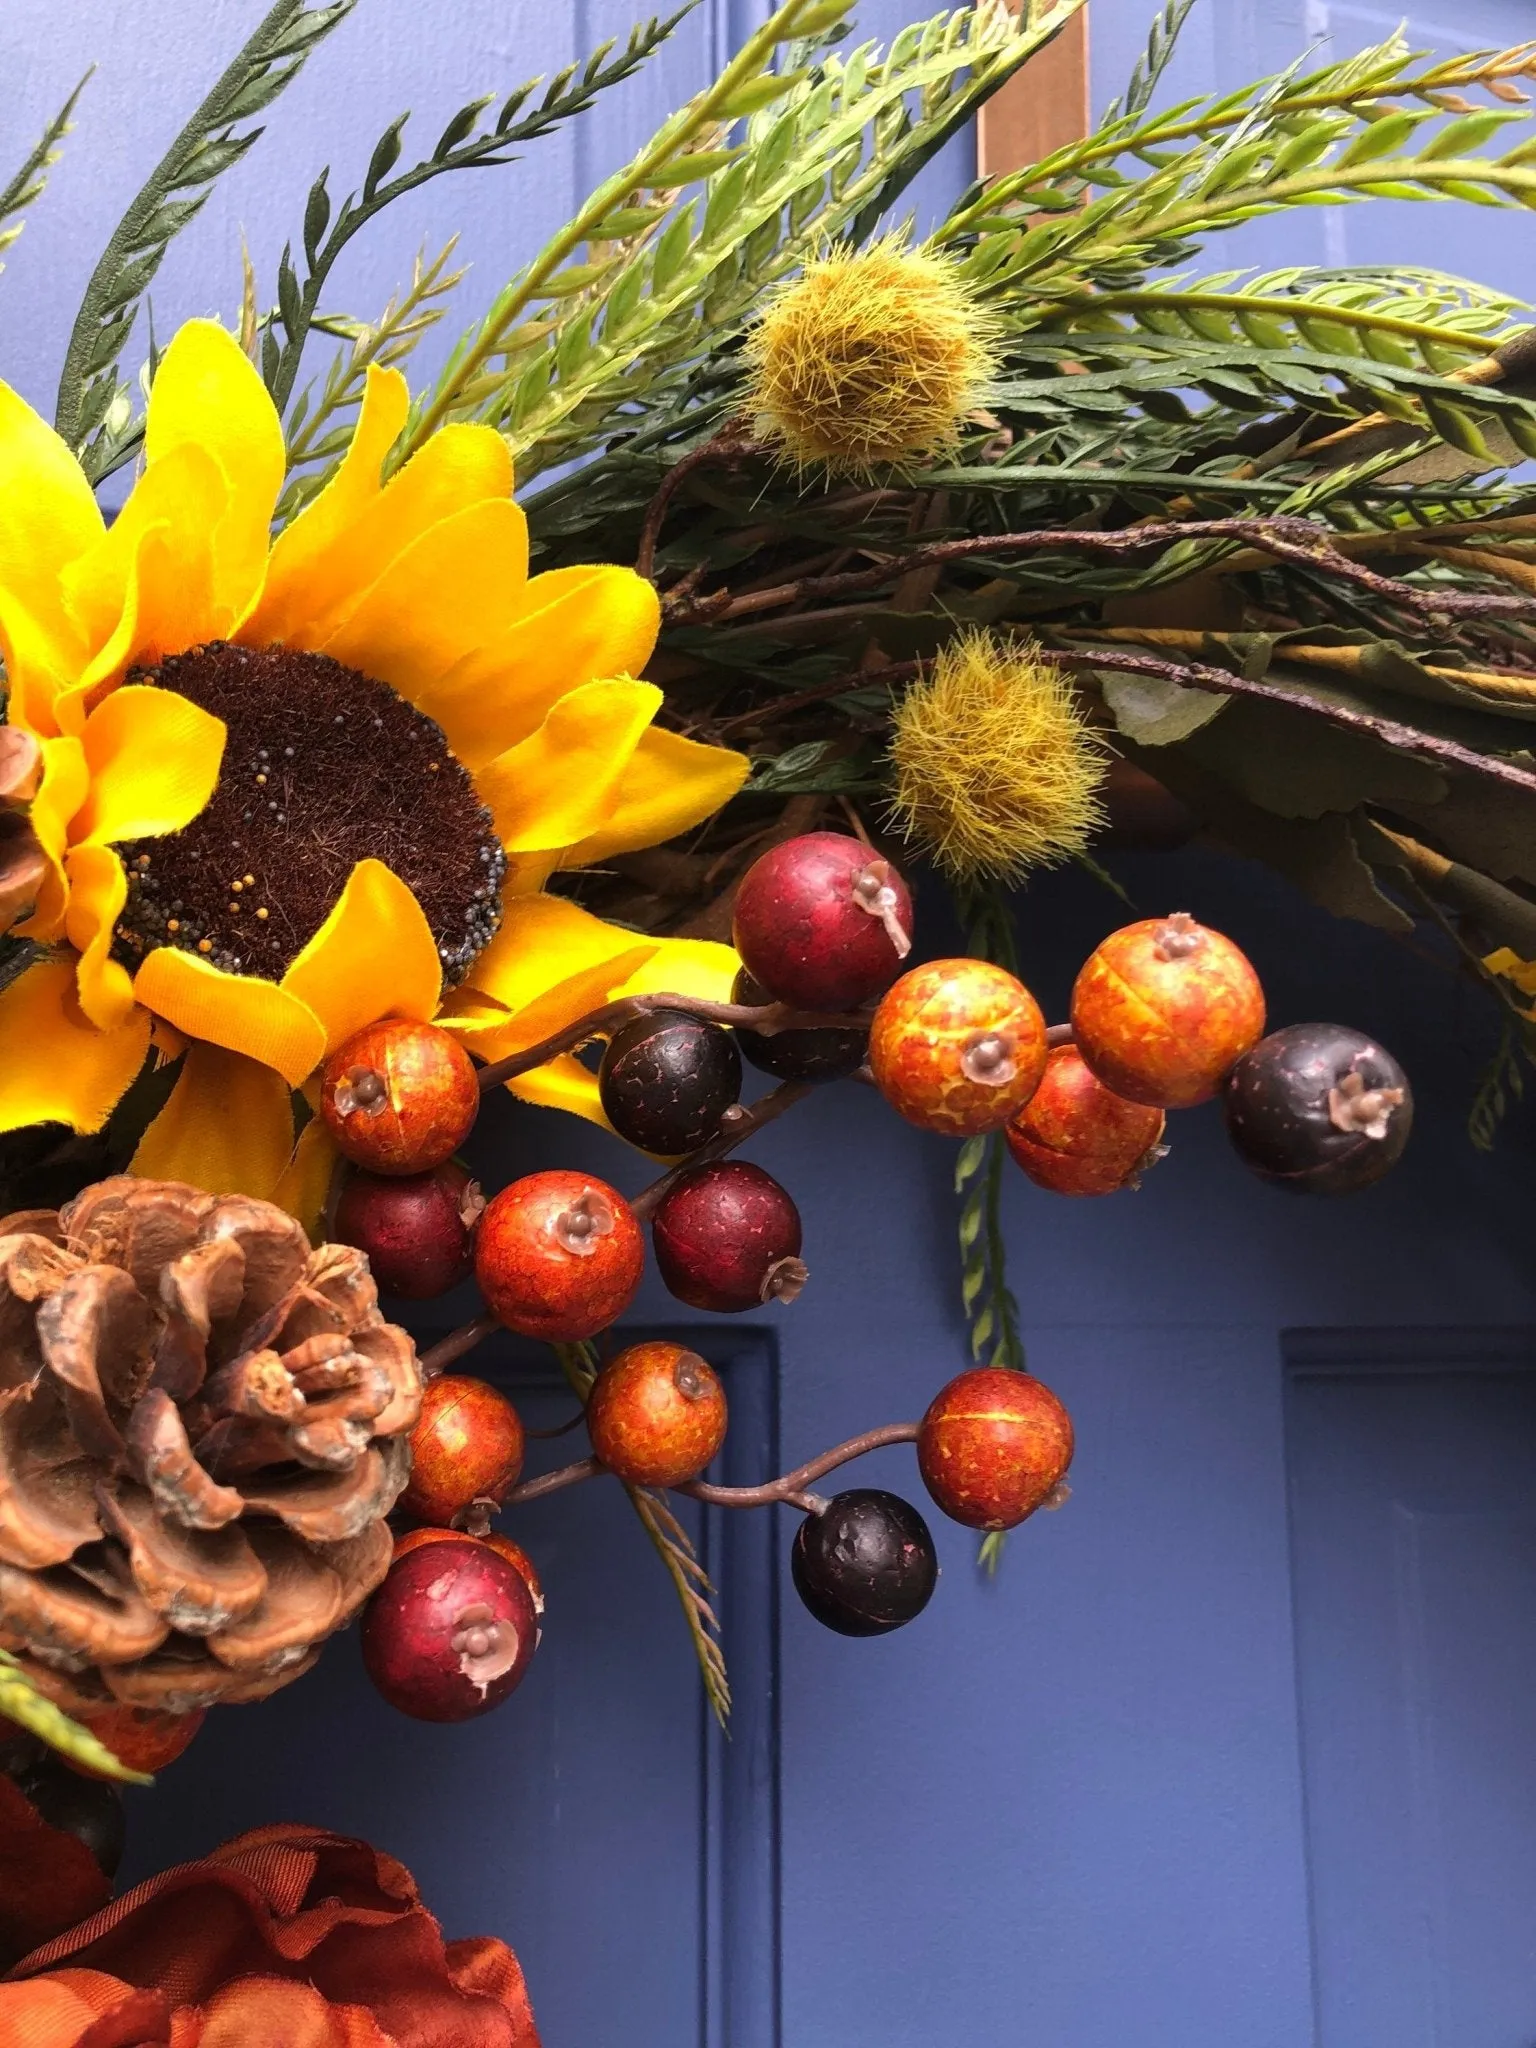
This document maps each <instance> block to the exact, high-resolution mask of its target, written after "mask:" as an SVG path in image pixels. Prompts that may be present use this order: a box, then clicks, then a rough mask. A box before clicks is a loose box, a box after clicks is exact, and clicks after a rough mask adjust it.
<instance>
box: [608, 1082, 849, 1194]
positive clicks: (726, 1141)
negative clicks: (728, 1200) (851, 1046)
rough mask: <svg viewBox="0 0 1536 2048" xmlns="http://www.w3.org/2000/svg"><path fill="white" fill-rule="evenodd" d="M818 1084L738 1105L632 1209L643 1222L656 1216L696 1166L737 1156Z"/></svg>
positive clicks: (787, 1085) (794, 1085) (789, 1087)
mask: <svg viewBox="0 0 1536 2048" xmlns="http://www.w3.org/2000/svg"><path fill="white" fill-rule="evenodd" d="M814 1085H815V1084H814V1083H813V1082H810V1081H781V1082H780V1083H779V1085H778V1087H777V1088H770V1089H769V1091H768V1093H767V1094H766V1095H760V1096H759V1097H758V1099H757V1101H756V1102H754V1103H753V1104H752V1105H751V1107H750V1108H746V1107H744V1106H743V1105H742V1104H741V1103H737V1104H735V1105H734V1106H733V1107H732V1108H731V1109H728V1110H727V1111H726V1112H725V1115H724V1116H723V1117H721V1119H720V1128H719V1130H718V1131H717V1132H716V1133H715V1135H714V1137H712V1138H711V1139H710V1140H709V1142H708V1144H705V1145H701V1146H700V1147H699V1149H698V1151H697V1152H690V1153H689V1155H688V1157H687V1158H686V1159H680V1160H679V1161H678V1163H677V1165H676V1166H674V1167H672V1168H670V1169H669V1171H668V1172H666V1173H664V1174H662V1176H661V1177H660V1179H659V1180H653V1181H652V1182H651V1184H650V1185H649V1187H644V1188H642V1189H641V1190H640V1192H639V1194H638V1195H636V1196H635V1198H634V1200H633V1201H632V1202H631V1203H630V1205H629V1206H630V1208H631V1209H633V1210H634V1212H635V1214H636V1215H637V1216H638V1217H639V1218H640V1219H641V1221H642V1222H643V1221H644V1220H645V1218H646V1217H647V1216H649V1215H651V1214H652V1213H653V1211H654V1210H656V1209H657V1208H658V1207H659V1206H660V1204H661V1203H662V1202H664V1201H665V1200H666V1198H667V1196H668V1195H669V1194H670V1193H671V1191H672V1189H673V1188H674V1187H676V1185H677V1183H678V1181H679V1180H680V1179H681V1178H682V1176H683V1175H684V1174H685V1173H688V1172H690V1171H691V1170H692V1169H693V1168H694V1167H695V1166H704V1165H707V1164H708V1162H709V1161H710V1160H711V1159H723V1158H724V1157H725V1155H726V1154H727V1153H728V1152H734V1151H735V1150H736V1147H737V1146H738V1145H743V1144H745V1143H746V1141H747V1139H748V1138H751V1137H754V1136H756V1134H757V1132H759V1131H760V1130H761V1129H762V1128H763V1126H764V1125H765V1124H771V1123H772V1122H773V1120H774V1118H775V1117H780V1116H782V1115H783V1114H784V1112H785V1110H786V1109H793V1108H794V1106H795V1104H796V1103H797V1102H799V1101H800V1100H801V1099H802V1098H803V1097H804V1096H807V1095H809V1094H810V1092H811V1090H812V1088H813V1086H814Z"/></svg>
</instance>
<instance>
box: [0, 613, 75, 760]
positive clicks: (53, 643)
mask: <svg viewBox="0 0 1536 2048" xmlns="http://www.w3.org/2000/svg"><path fill="white" fill-rule="evenodd" d="M87 652H88V650H87V649H86V647H85V644H84V642H77V643H71V642H69V641H68V639H67V636H66V635H62V634H49V633H48V632H47V631H46V629H45V628H44V627H43V625H42V624H41V622H40V621H39V620H37V619H35V618H34V617H33V616H32V614H31V612H30V611H28V609H27V608H26V606H25V605H24V604H23V603H22V602H21V600H20V598H18V597H13V596H12V595H11V593H10V592H9V591H7V590H6V589H4V587H3V586H0V659H3V660H4V662H5V679H6V686H7V689H8V692H9V695H8V696H7V699H6V715H7V717H8V718H9V719H10V720H11V722H12V724H14V725H24V726H25V727H26V728H27V730H28V732H33V733H36V734H37V735H38V737H39V738H40V739H42V738H46V737H48V736H49V735H50V734H53V733H57V732H58V730H59V722H58V718H57V715H56V713H55V711H54V705H55V704H56V702H57V700H58V698H59V697H60V695H61V694H62V693H63V692H64V691H65V690H67V689H68V688H69V687H70V686H71V684H72V683H73V682H74V681H75V678H76V677H77V676H78V674H79V672H80V670H81V668H82V667H83V666H84V664H85V661H86V657H87Z"/></svg>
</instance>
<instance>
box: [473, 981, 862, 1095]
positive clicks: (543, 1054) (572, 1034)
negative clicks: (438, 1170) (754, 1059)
mask: <svg viewBox="0 0 1536 2048" xmlns="http://www.w3.org/2000/svg"><path fill="white" fill-rule="evenodd" d="M658 1010H681V1011H683V1012H684V1013H685V1014H686V1015H687V1016H690V1017H702V1018H704V1019H706V1020H707V1021H708V1022H709V1023H711V1024H744V1025H745V1026H746V1027H747V1029H748V1030H749V1031H758V1032H761V1033H762V1035H763V1036H764V1037H765V1038H772V1037H774V1036H775V1034H776V1033H778V1032H780V1031H805V1030H811V1029H815V1028H817V1027H819V1026H824V1027H826V1028H828V1029H837V1030H842V1031H850V1030H857V1029H858V1028H859V1026H861V1025H864V1024H867V1023H868V1022H869V1019H868V1017H856V1016H823V1015H822V1014H821V1012H820V1011H818V1010H796V1009H793V1008H791V1007H790V1005H789V1004H788V1003H712V1002H709V1001H707V1000H706V999H705V998H704V997H703V996H679V995H667V994H661V995H651V996H623V997H621V998H620V1000H619V1001H618V1002H616V1003H604V1004H603V1005H602V1007H601V1008H600V1009H597V1010H589V1011H588V1012H587V1014H586V1016H585V1017H578V1018H577V1019H576V1021H575V1023H574V1024H567V1025H566V1027H565V1029H564V1030H563V1031H556V1032H555V1033H554V1034H553V1035H552V1036H551V1037H549V1038H541V1039H540V1040H539V1042H538V1044H537V1045H530V1046H528V1047H527V1048H526V1050H525V1051H523V1052H512V1053H508V1054H507V1056H506V1058H505V1059H501V1060H493V1061H492V1062H491V1064H490V1065H489V1066H487V1067H482V1068H481V1069H480V1073H479V1081H480V1092H481V1094H482V1095H484V1094H485V1093H487V1091H488V1090H490V1089H492V1088H495V1087H497V1086H498V1085H499V1084H500V1083H501V1082H503V1081H511V1080H514V1079H515V1078H516V1077H517V1075H519V1074H527V1073H531V1072H532V1070H533V1069H534V1068H535V1067H542V1066H543V1065H544V1064H545V1063H546V1062H547V1061H549V1060H552V1059H554V1058H556V1056H557V1055H558V1054H560V1053H562V1052H574V1051H575V1049H576V1047H577V1046H579V1045H585V1044H586V1043H587V1041H588V1040H589V1039H592V1038H600V1037H602V1036H604V1035H605V1034H607V1033H609V1032H614V1031H617V1030H618V1029H619V1027H620V1026H621V1025H624V1024H632V1023H633V1022H634V1020H635V1019H636V1018H637V1017H651V1016H654V1015H655V1014H656V1012H657V1011H658Z"/></svg>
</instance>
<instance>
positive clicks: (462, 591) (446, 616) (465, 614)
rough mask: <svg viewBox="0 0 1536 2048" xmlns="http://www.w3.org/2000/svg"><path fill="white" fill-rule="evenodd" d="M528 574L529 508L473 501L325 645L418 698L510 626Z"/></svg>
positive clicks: (389, 575)
mask: <svg viewBox="0 0 1536 2048" xmlns="http://www.w3.org/2000/svg"><path fill="white" fill-rule="evenodd" d="M527 574H528V522H527V521H526V520H525V519H524V517H523V514H522V511H521V508H520V507H518V506H516V505H514V504H513V503H512V501H511V499H510V498H493V499H490V500H489V501H487V502H486V503H483V504H479V505H471V506H469V507H468V508H467V510H465V511H462V512H456V513H454V515H453V516H452V518H450V519H441V520H439V521H438V523H437V524H436V525H435V526H433V527H431V528H429V530H428V531H427V532H426V533H424V534H422V535H421V537H420V539H419V540H415V541H413V542H412V543H411V545H410V546H409V547H408V548H406V549H404V551H403V552H402V553H401V554H399V555H398V556H397V557H396V558H395V560H394V561H393V562H392V563H391V564H390V565H389V567H388V569H387V570H386V571H385V572H384V574H383V575H381V576H380V577H379V578H378V580H377V581H376V582H375V583H374V584H373V585H372V586H371V588H370V589H369V590H368V591H367V593H366V594H365V595H364V596H363V598H362V599H361V600H360V601H359V602H358V604H357V605H356V606H355V607H354V608H353V610H352V612H351V614H350V616H349V617H348V618H347V620H346V623H345V624H344V625H342V626H340V627H339V628H338V629H337V631H336V632H334V633H333V634H331V635H330V637H329V638H328V639H327V640H326V641H325V643H324V651H325V653H327V654H329V655H332V656H333V657H334V658H335V659H336V660H337V661H341V662H345V663H346V665H347V666H348V667H349V668H357V669H361V670H362V672H363V674H364V675H368V676H377V677H378V679H379V680H380V682H384V683H389V684H391V685H392V686H393V687H394V688H395V689H397V690H398V691H399V692H400V694H401V696H402V697H405V698H408V699H409V701H410V702H411V703H413V704H416V703H419V702H421V701H422V700H423V699H424V698H425V696H426V694H427V693H428V692H429V691H430V690H431V689H432V688H433V687H434V685H436V684H437V683H439V682H440V681H441V680H442V678H443V677H444V676H445V675H447V673H448V672H449V670H450V669H452V668H453V667H454V666H455V664H456V663H458V662H459V661H461V660H462V659H463V658H464V656H465V655H467V654H471V653H473V652H474V651H475V650H476V649H477V648H481V647H484V646H486V645H487V644H488V643H489V642H491V641H493V640H496V639H497V638H499V637H500V636H501V635H502V634H504V633H505V632H506V631H507V629H508V627H509V626H510V625H511V623H512V621H513V620H514V619H515V618H516V617H517V615H518V613H519V611H520V610H521V609H522V600H523V594H524V588H525V580H526V578H527ZM434 715H435V714H434ZM448 737H449V743H450V745H451V744H452V743H453V735H452V733H450V734H449V736H448ZM497 751H500V750H499V749H498V750H497Z"/></svg>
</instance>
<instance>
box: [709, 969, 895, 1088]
mask: <svg viewBox="0 0 1536 2048" xmlns="http://www.w3.org/2000/svg"><path fill="white" fill-rule="evenodd" d="M772 1000H773V998H772V997H771V996H770V995H769V993H768V991H767V989H765V988H764V987H763V985H762V983H761V982H760V981H754V980H753V978H752V976H751V975H750V974H748V972H747V970H746V968H745V967H743V968H742V970H741V972H740V973H739V974H738V975H737V977H736V982H735V986H734V987H733V988H732V990H731V1001H732V1002H733V1003H753V1004H758V1003H767V1002H771V1001H772ZM736 1040H737V1043H738V1044H739V1045H740V1047H741V1056H742V1058H743V1059H745V1060H750V1061H751V1063H752V1065H753V1066H754V1067H756V1068H758V1069H759V1070H760V1071H761V1072H762V1073H764V1074H772V1075H774V1076H775V1077H776V1078H777V1079H778V1080H780V1081H840V1080H842V1079H843V1077H844V1075H846V1074H852V1073H854V1072H855V1071H856V1070H857V1069H858V1068H859V1067H861V1066H862V1065H863V1064H864V1056H865V1054H866V1053H867V1052H868V1050H869V1033H868V1032H867V1031H858V1030H846V1031H844V1030H840V1029H839V1028H838V1027H837V1026H836V1025H835V1024H829V1025H826V1026H825V1027H820V1028H818V1027H815V1026H813V1027H811V1028H809V1029H807V1030H804V1031H775V1032H773V1033H772V1035H771V1036H770V1035H768V1034H766V1033H764V1032H761V1031H749V1030H746V1029H744V1028H743V1027H742V1026H741V1025H739V1024H738V1025H737V1027H736Z"/></svg>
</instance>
